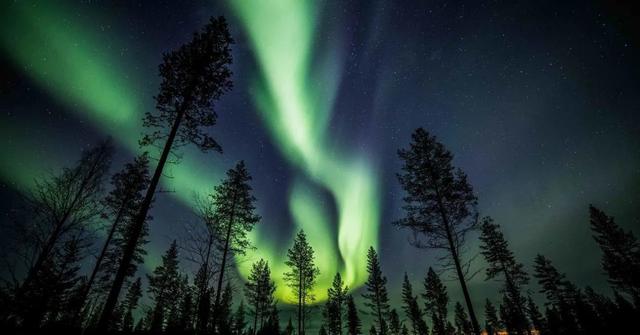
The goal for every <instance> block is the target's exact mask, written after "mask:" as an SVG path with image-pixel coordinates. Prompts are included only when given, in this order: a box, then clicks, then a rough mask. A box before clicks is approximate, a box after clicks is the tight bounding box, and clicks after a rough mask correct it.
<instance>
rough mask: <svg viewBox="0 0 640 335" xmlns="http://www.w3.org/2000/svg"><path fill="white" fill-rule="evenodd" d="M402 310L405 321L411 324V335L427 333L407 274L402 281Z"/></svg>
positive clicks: (427, 329)
mask: <svg viewBox="0 0 640 335" xmlns="http://www.w3.org/2000/svg"><path fill="white" fill-rule="evenodd" d="M402 302H403V305H402V308H403V310H404V313H405V315H406V316H407V319H409V321H410V322H411V329H412V334H413V335H424V334H428V333H429V328H428V327H427V324H426V322H425V321H424V319H423V318H422V309H421V308H420V305H419V304H418V297H417V296H414V295H413V288H412V287H411V282H409V277H408V276H407V273H406V272H405V273H404V281H403V282H402Z"/></svg>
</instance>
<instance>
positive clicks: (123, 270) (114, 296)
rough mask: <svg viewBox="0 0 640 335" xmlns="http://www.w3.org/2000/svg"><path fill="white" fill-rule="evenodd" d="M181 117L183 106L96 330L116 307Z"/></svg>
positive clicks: (154, 175) (128, 242)
mask: <svg viewBox="0 0 640 335" xmlns="http://www.w3.org/2000/svg"><path fill="white" fill-rule="evenodd" d="M183 117H184V108H181V109H180V111H179V112H178V114H177V115H176V119H175V120H174V121H173V125H172V127H171V132H169V137H168V138H167V141H166V142H165V144H164V149H163V150H162V155H161V156H160V160H159V161H158V166H156V170H155V172H154V173H153V177H152V178H151V181H150V183H149V189H148V190H147V194H146V195H145V197H144V200H143V201H142V204H141V205H140V210H139V212H138V214H137V215H136V216H135V218H134V221H133V227H132V228H133V229H132V234H131V236H130V237H129V239H128V240H127V244H126V246H125V249H124V252H123V254H122V261H121V262H120V267H119V268H118V271H117V272H116V277H115V279H114V281H113V285H112V286H111V290H110V291H109V296H108V297H107V301H106V302H105V305H104V308H103V309H102V314H101V315H100V321H98V326H97V327H98V331H106V329H107V326H108V324H109V321H110V320H111V317H112V315H113V310H114V308H115V307H116V303H117V302H118V296H119V295H120V290H121V289H122V284H123V283H124V280H125V278H126V276H127V270H128V269H129V265H130V264H131V261H132V260H133V256H134V253H135V250H136V246H137V245H138V241H139V240H140V235H141V234H142V230H143V228H144V222H145V220H146V219H147V213H148V212H149V208H150V207H151V202H152V201H153V196H154V194H155V193H156V188H157V187H158V182H159V181H160V177H161V176H162V170H163V169H164V165H165V164H166V163H167V157H168V156H169V152H171V148H172V146H173V142H174V140H175V138H176V134H177V133H178V128H179V127H180V122H181V121H182V118H183Z"/></svg>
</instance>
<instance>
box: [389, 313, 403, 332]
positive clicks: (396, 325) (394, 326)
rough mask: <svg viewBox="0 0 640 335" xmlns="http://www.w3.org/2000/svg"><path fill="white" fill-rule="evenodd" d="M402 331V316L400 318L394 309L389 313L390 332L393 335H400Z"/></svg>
mask: <svg viewBox="0 0 640 335" xmlns="http://www.w3.org/2000/svg"><path fill="white" fill-rule="evenodd" d="M401 330H402V325H401V324H400V316H398V312H397V311H396V310H395V308H394V309H391V311H390V312H389V332H390V333H391V334H393V335H400V331H401Z"/></svg>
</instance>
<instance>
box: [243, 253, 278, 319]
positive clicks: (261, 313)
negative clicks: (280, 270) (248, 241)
mask: <svg viewBox="0 0 640 335" xmlns="http://www.w3.org/2000/svg"><path fill="white" fill-rule="evenodd" d="M275 290H276V285H275V283H274V282H273V281H272V280H271V270H270V269H269V263H268V262H267V261H265V260H264V259H260V260H258V261H257V262H255V263H253V265H252V266H251V273H250V274H249V277H248V278H247V282H246V284H245V297H246V298H247V300H248V302H249V305H251V306H252V307H253V317H254V318H253V329H254V332H257V331H258V330H259V329H261V328H262V327H263V325H264V322H265V320H266V319H267V318H268V317H269V314H270V313H271V306H272V305H273V304H274V301H273V293H274V292H275ZM258 321H259V323H258Z"/></svg>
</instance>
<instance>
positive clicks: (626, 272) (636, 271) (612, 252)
mask: <svg viewBox="0 0 640 335" xmlns="http://www.w3.org/2000/svg"><path fill="white" fill-rule="evenodd" d="M589 216H590V221H591V230H592V231H593V233H594V235H593V238H594V239H595V240H596V242H597V243H598V245H599V246H600V249H601V250H602V268H603V269H604V271H605V272H606V273H607V275H608V276H609V282H610V283H611V285H613V286H614V287H615V288H616V289H618V290H620V291H621V292H625V293H627V294H629V295H630V296H631V297H632V299H633V300H634V301H636V302H637V301H640V243H638V240H637V239H636V238H635V236H634V235H633V233H632V232H630V231H628V232H626V231H624V230H623V229H622V228H621V227H620V226H618V225H617V224H616V222H615V220H614V219H613V217H610V216H607V214H605V213H604V212H603V211H601V210H599V209H598V208H596V207H594V206H593V205H590V206H589Z"/></svg>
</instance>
